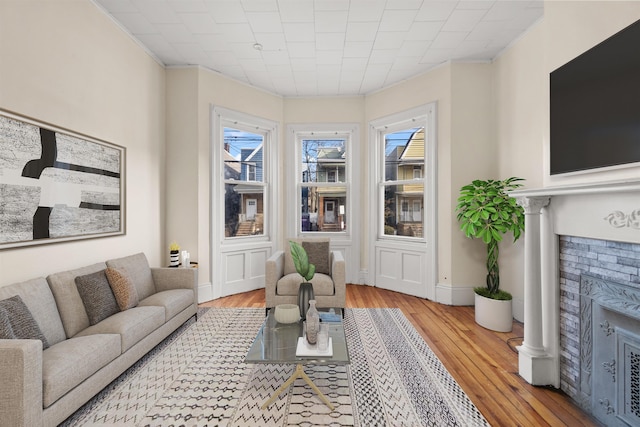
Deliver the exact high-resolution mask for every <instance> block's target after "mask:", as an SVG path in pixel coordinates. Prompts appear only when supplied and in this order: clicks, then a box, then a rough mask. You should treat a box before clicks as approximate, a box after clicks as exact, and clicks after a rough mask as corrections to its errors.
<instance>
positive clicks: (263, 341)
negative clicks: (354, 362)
mask: <svg viewBox="0 0 640 427" xmlns="http://www.w3.org/2000/svg"><path fill="white" fill-rule="evenodd" d="M274 311H275V310H273V309H272V310H269V314H268V315H267V318H266V319H265V321H264V324H263V325H262V327H261V328H260V331H259V332H258V335H257V336H256V339H255V340H254V341H253V344H252V345H251V347H250V348H249V351H248V352H247V355H246V356H245V359H244V361H245V363H268V364H291V365H296V369H295V371H294V372H293V375H291V377H290V378H289V379H288V380H287V381H285V382H284V384H282V385H281V386H280V388H278V389H277V390H276V391H275V392H274V394H273V395H272V396H271V398H269V400H267V401H266V402H265V403H264V405H262V409H264V408H266V407H267V406H269V405H271V404H272V403H273V402H274V401H275V400H276V399H277V398H278V396H279V395H280V394H281V393H282V392H283V391H285V390H286V389H287V388H288V387H289V386H291V385H292V384H293V383H294V382H295V380H296V379H298V378H302V379H303V380H304V381H305V382H306V383H307V384H308V385H309V386H310V387H311V388H312V389H313V391H315V392H316V394H317V395H318V397H320V399H321V400H322V401H323V402H324V403H325V404H326V405H327V406H328V407H329V408H330V409H331V410H332V411H333V410H334V407H333V405H332V404H331V402H329V399H327V397H326V396H325V395H324V394H322V392H321V391H320V390H319V389H318V387H317V386H316V385H315V384H314V383H313V381H311V378H309V376H308V375H307V374H306V373H305V372H304V366H305V365H347V364H349V350H348V349H347V338H346V336H345V333H344V323H343V322H342V309H339V308H336V309H323V308H321V309H318V311H319V312H320V316H321V319H322V320H321V321H322V322H323V323H326V324H328V325H329V338H330V339H331V344H332V351H331V353H332V354H331V356H319V355H311V356H296V348H297V347H298V338H299V337H302V336H303V322H302V321H299V322H297V323H289V324H284V323H278V322H277V321H276V319H275V317H274V315H273V312H274Z"/></svg>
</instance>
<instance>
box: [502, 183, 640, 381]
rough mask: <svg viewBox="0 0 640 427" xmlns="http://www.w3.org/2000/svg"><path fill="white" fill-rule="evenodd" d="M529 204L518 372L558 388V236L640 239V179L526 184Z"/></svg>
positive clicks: (522, 199) (521, 194) (520, 196)
mask: <svg viewBox="0 0 640 427" xmlns="http://www.w3.org/2000/svg"><path fill="white" fill-rule="evenodd" d="M510 195H511V196H513V197H515V198H516V199H517V200H518V203H519V204H520V205H521V206H523V207H524V209H525V234H524V238H525V266H524V276H525V277H524V341H523V343H522V345H521V346H520V347H518V351H519V354H518V362H519V373H520V375H521V376H522V377H523V378H524V379H525V380H526V381H528V382H529V383H530V384H534V385H552V386H554V387H556V388H559V387H560V344H559V341H560V326H559V323H560V322H559V317H560V301H559V278H558V256H559V255H558V253H559V250H558V236H560V235H569V236H578V237H586V238H592V239H601V240H611V241H619V242H629V243H640V179H638V180H627V181H616V182H606V183H591V184H579V185H569V186H557V187H545V188H538V189H523V190H517V191H513V192H511V193H510Z"/></svg>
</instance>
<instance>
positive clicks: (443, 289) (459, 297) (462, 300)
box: [436, 283, 475, 305]
mask: <svg viewBox="0 0 640 427" xmlns="http://www.w3.org/2000/svg"><path fill="white" fill-rule="evenodd" d="M474 295H475V293H474V292H473V286H468V287H467V286H455V287H454V286H451V285H449V284H442V283H438V284H437V285H436V302H439V303H440V304H446V305H473V304H474V301H475V296H474Z"/></svg>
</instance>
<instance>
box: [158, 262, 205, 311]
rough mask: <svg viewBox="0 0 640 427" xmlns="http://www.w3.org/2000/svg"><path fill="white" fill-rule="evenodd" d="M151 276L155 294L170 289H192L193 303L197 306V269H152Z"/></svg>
mask: <svg viewBox="0 0 640 427" xmlns="http://www.w3.org/2000/svg"><path fill="white" fill-rule="evenodd" d="M151 276H152V277H153V284H154V285H155V287H156V292H162V291H168V290H171V289H192V290H193V294H194V303H195V305H196V307H197V306H198V269H197V268H168V267H162V268H152V269H151Z"/></svg>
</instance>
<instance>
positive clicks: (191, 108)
mask: <svg viewBox="0 0 640 427" xmlns="http://www.w3.org/2000/svg"><path fill="white" fill-rule="evenodd" d="M166 73H167V77H166V78H167V153H168V159H169V160H168V171H167V179H168V180H170V179H172V176H173V175H174V174H178V175H176V176H175V178H176V182H175V183H168V184H167V200H168V205H167V239H166V242H165V243H166V245H168V244H169V243H170V242H171V241H176V242H178V243H179V244H180V245H181V246H182V248H183V249H184V250H188V251H189V252H190V253H191V259H192V260H193V261H197V262H198V267H199V268H198V281H199V283H200V284H210V283H211V281H212V279H214V278H215V274H216V272H215V271H213V269H214V268H215V266H212V265H211V257H212V255H215V254H216V251H217V250H218V248H219V242H215V241H214V242H211V243H210V239H211V227H210V225H211V214H210V208H211V206H210V198H211V185H210V183H211V174H213V173H217V172H219V169H217V168H216V166H214V168H213V170H212V169H211V107H212V106H213V105H217V106H220V107H224V108H227V109H230V110H235V111H239V112H242V113H246V114H251V115H254V116H256V117H260V118H263V119H267V120H271V121H274V122H276V123H279V128H280V133H279V140H278V141H276V144H277V147H276V149H277V150H278V152H282V150H283V142H282V111H283V105H282V103H283V101H282V98H281V97H279V96H276V95H273V94H269V93H267V92H264V91H261V90H258V89H255V88H253V87H250V86H247V85H245V84H242V83H239V82H236V81H233V80H230V79H227V78H225V77H223V76H221V75H220V74H218V73H214V72H212V71H208V70H206V69H202V68H197V67H186V68H169V69H167V72H166ZM280 157H282V156H280ZM279 182H283V181H282V176H281V177H280V179H279ZM276 185H278V183H276ZM280 202H281V203H282V201H280ZM280 228H282V227H278V226H277V227H276V229H280ZM211 252H213V254H212V253H211ZM201 291H204V292H206V289H204V288H202V287H201ZM203 295H204V294H203Z"/></svg>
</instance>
